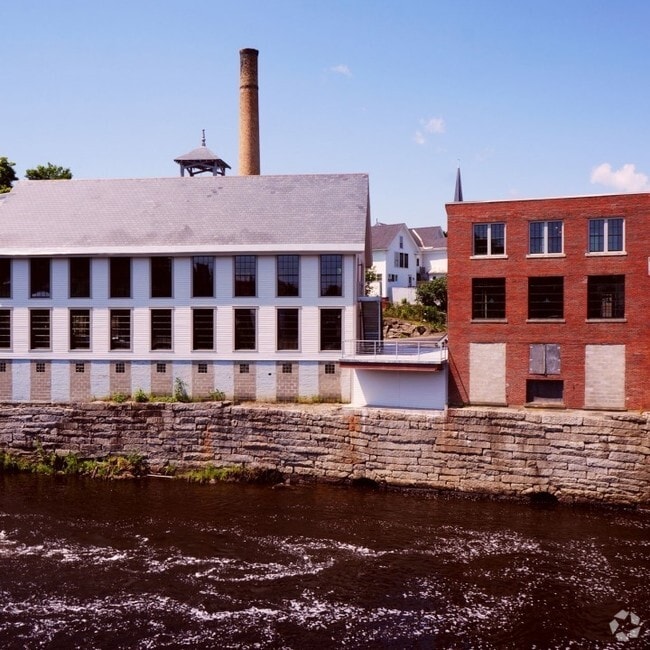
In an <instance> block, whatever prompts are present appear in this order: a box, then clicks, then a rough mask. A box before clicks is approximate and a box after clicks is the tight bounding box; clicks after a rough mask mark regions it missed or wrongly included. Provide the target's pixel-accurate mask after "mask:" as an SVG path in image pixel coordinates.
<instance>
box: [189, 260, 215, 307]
mask: <svg viewBox="0 0 650 650" xmlns="http://www.w3.org/2000/svg"><path fill="white" fill-rule="evenodd" d="M214 267H215V260H214V255H194V256H193V257H192V298H214V295H215V292H214ZM202 268H205V269H207V271H206V272H205V273H204V272H203V271H201V269H202Z"/></svg>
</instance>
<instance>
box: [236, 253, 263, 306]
mask: <svg viewBox="0 0 650 650" xmlns="http://www.w3.org/2000/svg"><path fill="white" fill-rule="evenodd" d="M233 295H234V297H235V298H254V297H255V296H257V255H235V259H234V273H233Z"/></svg>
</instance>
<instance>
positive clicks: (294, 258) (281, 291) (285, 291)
mask: <svg viewBox="0 0 650 650" xmlns="http://www.w3.org/2000/svg"><path fill="white" fill-rule="evenodd" d="M276 264H277V276H278V277H277V280H278V287H277V292H278V296H297V295H298V293H299V289H300V256H299V255H278V257H277V260H276Z"/></svg>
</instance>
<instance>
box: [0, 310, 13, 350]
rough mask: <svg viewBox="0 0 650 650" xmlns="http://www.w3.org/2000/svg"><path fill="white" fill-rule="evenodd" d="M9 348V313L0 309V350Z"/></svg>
mask: <svg viewBox="0 0 650 650" xmlns="http://www.w3.org/2000/svg"><path fill="white" fill-rule="evenodd" d="M10 347H11V312H10V311H9V310H8V309H0V348H10Z"/></svg>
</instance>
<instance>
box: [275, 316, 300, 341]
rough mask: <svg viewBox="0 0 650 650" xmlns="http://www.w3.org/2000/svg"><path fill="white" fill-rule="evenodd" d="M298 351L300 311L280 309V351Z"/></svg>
mask: <svg viewBox="0 0 650 650" xmlns="http://www.w3.org/2000/svg"><path fill="white" fill-rule="evenodd" d="M297 349H298V310H297V309H278V350H297Z"/></svg>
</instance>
